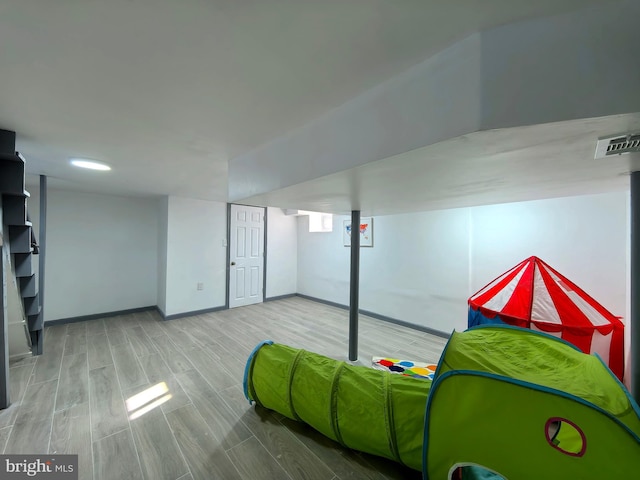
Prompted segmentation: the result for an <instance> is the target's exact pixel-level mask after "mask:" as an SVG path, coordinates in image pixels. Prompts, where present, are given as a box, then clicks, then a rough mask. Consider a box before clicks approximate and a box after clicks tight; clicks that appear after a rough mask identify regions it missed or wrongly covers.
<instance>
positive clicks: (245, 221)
mask: <svg viewBox="0 0 640 480" xmlns="http://www.w3.org/2000/svg"><path fill="white" fill-rule="evenodd" d="M229 248H230V250H229V259H230V262H231V263H230V266H229V308H233V307H241V306H243V305H251V304H252V303H260V302H262V299H263V297H262V285H263V283H264V208H262V207H247V206H244V205H231V237H230V239H229Z"/></svg>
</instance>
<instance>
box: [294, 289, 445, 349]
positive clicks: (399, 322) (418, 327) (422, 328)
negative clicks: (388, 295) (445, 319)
mask: <svg viewBox="0 0 640 480" xmlns="http://www.w3.org/2000/svg"><path fill="white" fill-rule="evenodd" d="M296 296H297V297H300V298H304V299H306V300H311V301H312V302H318V303H323V304H325V305H330V306H332V307H337V308H341V309H343V310H349V306H348V305H343V304H341V303H336V302H330V301H329V300H324V299H322V298H316V297H311V296H309V295H303V294H302V293H296ZM358 312H359V313H360V314H362V315H366V316H367V317H371V318H375V319H377V320H382V321H383V322H388V323H393V324H395V325H400V326H402V327H407V328H412V329H414V330H419V331H421V332H425V333H428V334H430V335H435V336H437V337H441V338H449V337H451V334H450V333H447V332H443V331H441V330H436V329H434V328H429V327H425V326H423V325H416V324H415V323H411V322H406V321H404V320H398V319H397V318H392V317H387V316H386V315H380V314H379V313H375V312H370V311H369V310H362V309H360V310H358Z"/></svg>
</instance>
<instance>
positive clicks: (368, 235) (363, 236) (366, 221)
mask: <svg viewBox="0 0 640 480" xmlns="http://www.w3.org/2000/svg"><path fill="white" fill-rule="evenodd" d="M351 234H352V228H351V220H344V221H343V222H342V242H343V243H344V246H345V247H350V246H351ZM360 246H361V247H373V218H372V217H362V218H361V219H360Z"/></svg>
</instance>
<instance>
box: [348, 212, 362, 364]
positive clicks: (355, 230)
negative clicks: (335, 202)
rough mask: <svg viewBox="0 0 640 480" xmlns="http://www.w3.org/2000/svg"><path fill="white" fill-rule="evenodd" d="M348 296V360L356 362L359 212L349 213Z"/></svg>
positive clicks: (358, 292) (358, 293)
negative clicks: (349, 267) (349, 263)
mask: <svg viewBox="0 0 640 480" xmlns="http://www.w3.org/2000/svg"><path fill="white" fill-rule="evenodd" d="M350 290H351V293H350V296H349V360H351V361H352V362H353V361H356V360H358V309H359V300H360V210H353V211H352V212H351V283H350Z"/></svg>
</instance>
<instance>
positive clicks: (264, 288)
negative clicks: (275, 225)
mask: <svg viewBox="0 0 640 480" xmlns="http://www.w3.org/2000/svg"><path fill="white" fill-rule="evenodd" d="M231 205H239V206H241V207H256V208H262V210H263V211H264V228H263V230H262V236H263V239H262V240H263V242H262V244H263V245H264V247H263V252H262V303H264V302H265V300H266V297H267V222H268V220H267V211H268V209H267V207H262V206H260V205H247V204H246V203H229V202H227V268H226V272H227V281H226V289H225V290H226V291H225V297H224V308H225V309H226V310H229V308H230V307H229V290H230V286H229V284H230V283H231Z"/></svg>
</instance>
